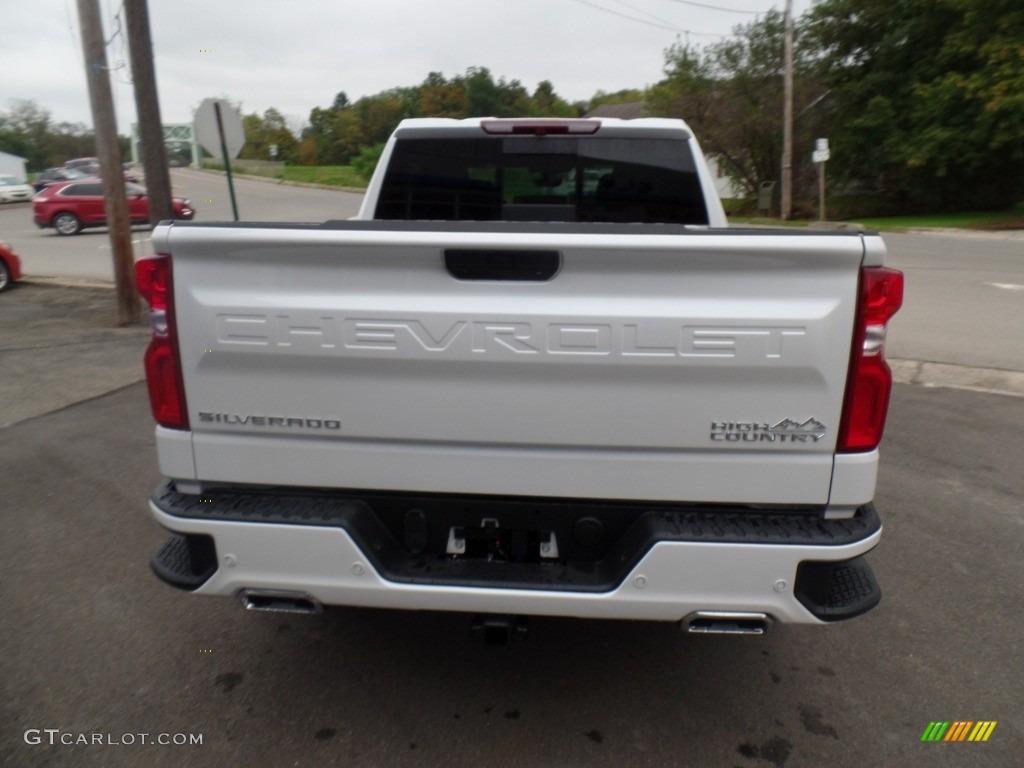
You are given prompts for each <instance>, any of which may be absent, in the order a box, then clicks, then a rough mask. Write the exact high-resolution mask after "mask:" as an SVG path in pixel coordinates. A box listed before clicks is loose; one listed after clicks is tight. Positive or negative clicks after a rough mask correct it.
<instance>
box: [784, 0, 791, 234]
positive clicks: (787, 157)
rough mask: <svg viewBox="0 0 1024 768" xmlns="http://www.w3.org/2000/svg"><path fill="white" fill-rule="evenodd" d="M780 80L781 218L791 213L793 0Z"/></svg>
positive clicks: (788, 7)
mask: <svg viewBox="0 0 1024 768" xmlns="http://www.w3.org/2000/svg"><path fill="white" fill-rule="evenodd" d="M783 67H784V70H785V71H784V73H783V76H782V77H783V80H782V100H783V102H784V104H783V108H782V218H783V219H788V218H790V217H791V216H792V215H793V0H786V34H785V42H784V43H783Z"/></svg>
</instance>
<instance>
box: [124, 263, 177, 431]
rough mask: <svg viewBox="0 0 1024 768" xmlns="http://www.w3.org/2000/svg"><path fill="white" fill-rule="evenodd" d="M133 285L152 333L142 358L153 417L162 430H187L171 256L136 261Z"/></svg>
mask: <svg viewBox="0 0 1024 768" xmlns="http://www.w3.org/2000/svg"><path fill="white" fill-rule="evenodd" d="M135 282H136V284H137V285H138V286H139V293H141V294H142V298H144V299H145V300H146V303H148V304H149V325H150V328H151V329H152V330H153V338H152V339H151V340H150V342H149V347H148V348H147V349H146V358H145V364H146V383H147V384H148V385H149V403H150V406H151V407H152V408H153V418H154V419H156V422H157V424H159V425H160V426H162V427H168V428H170V429H188V410H187V409H186V407H185V386H184V382H183V380H182V377H181V360H180V359H179V357H178V340H177V337H176V333H175V328H174V292H173V281H172V280H171V257H170V256H149V257H147V258H144V259H139V260H138V261H137V262H136V263H135Z"/></svg>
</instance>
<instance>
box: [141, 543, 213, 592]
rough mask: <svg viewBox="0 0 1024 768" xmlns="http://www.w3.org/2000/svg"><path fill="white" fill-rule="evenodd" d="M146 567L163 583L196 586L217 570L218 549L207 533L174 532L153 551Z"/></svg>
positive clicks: (183, 587) (183, 586) (181, 587)
mask: <svg viewBox="0 0 1024 768" xmlns="http://www.w3.org/2000/svg"><path fill="white" fill-rule="evenodd" d="M149 567H150V568H152V569H153V573H155V574H156V575H157V577H158V578H159V579H160V580H161V581H163V582H164V583H165V584H170V585H171V586H172V587H177V588H178V589H185V590H193V589H198V588H199V587H201V586H202V585H203V584H204V583H205V582H206V580H207V579H209V578H210V577H211V576H213V574H214V571H216V570H217V551H216V549H215V548H214V545H213V539H211V538H210V537H209V536H198V535H189V536H184V535H182V534H180V533H174V534H171V538H169V539H168V540H167V542H166V543H165V544H164V545H163V546H162V547H160V549H159V550H158V551H157V553H156V554H155V555H153V559H152V560H150V561H149Z"/></svg>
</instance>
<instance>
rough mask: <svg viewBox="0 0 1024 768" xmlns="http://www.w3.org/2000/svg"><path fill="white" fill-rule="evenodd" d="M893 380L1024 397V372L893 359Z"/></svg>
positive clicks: (891, 364)
mask: <svg viewBox="0 0 1024 768" xmlns="http://www.w3.org/2000/svg"><path fill="white" fill-rule="evenodd" d="M889 365H890V367H891V368H892V373H893V379H894V380H895V381H896V382H897V383H899V384H911V385H914V386H921V387H947V388H950V389H966V390H970V391H972V392H986V393H989V394H995V395H1010V396H1012V397H1024V373H1021V372H1020V371H1004V370H1000V369H998V368H972V367H971V366H967V365H951V364H950V363H933V362H928V361H925V360H889Z"/></svg>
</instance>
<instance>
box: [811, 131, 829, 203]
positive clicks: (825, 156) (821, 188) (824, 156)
mask: <svg viewBox="0 0 1024 768" xmlns="http://www.w3.org/2000/svg"><path fill="white" fill-rule="evenodd" d="M830 157H831V151H830V150H829V148H828V139H818V140H817V141H815V142H814V152H813V153H812V154H811V159H812V160H813V161H814V164H815V165H817V166H818V219H819V221H824V220H825V163H827V162H828V160H829V158H830Z"/></svg>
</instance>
